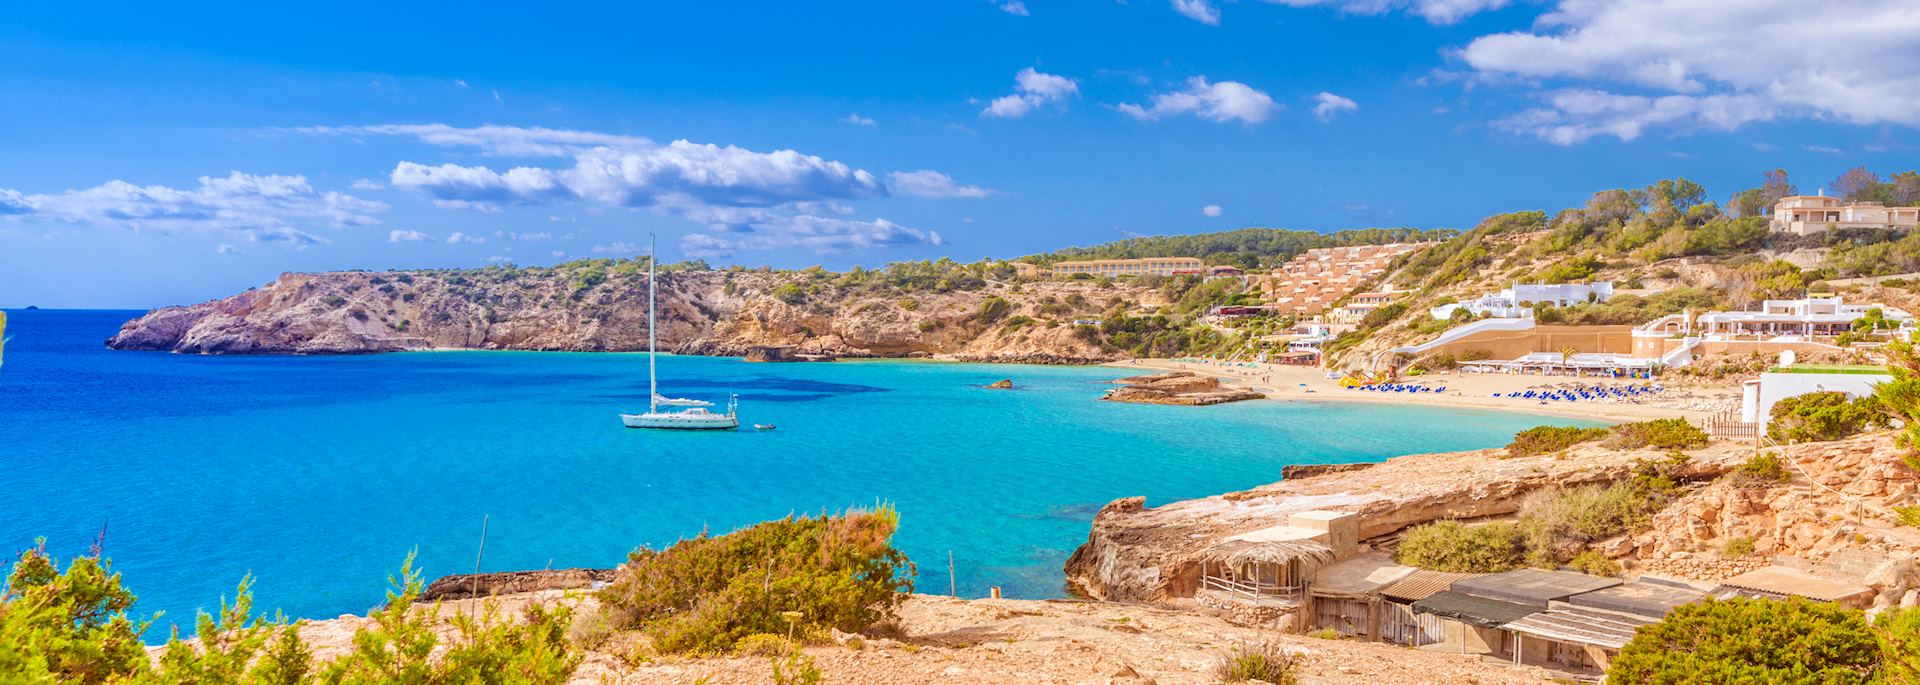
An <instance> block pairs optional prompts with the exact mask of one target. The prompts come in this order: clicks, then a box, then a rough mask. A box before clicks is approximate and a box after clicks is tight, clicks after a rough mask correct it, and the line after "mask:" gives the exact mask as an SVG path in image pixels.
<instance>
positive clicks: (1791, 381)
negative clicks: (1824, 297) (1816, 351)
mask: <svg viewBox="0 0 1920 685" xmlns="http://www.w3.org/2000/svg"><path fill="white" fill-rule="evenodd" d="M1792 359H1793V358H1792V356H1791V355H1785V356H1784V358H1783V359H1782V360H1781V361H1782V362H1783V363H1784V364H1785V365H1783V366H1776V367H1773V368H1772V369H1768V370H1767V372H1766V373H1763V374H1760V377H1759V378H1758V379H1754V380H1749V381H1746V382H1745V383H1744V384H1742V385H1741V388H1740V389H1741V393H1740V420H1741V421H1744V422H1746V423H1751V424H1755V425H1756V426H1758V427H1759V429H1760V431H1761V432H1762V433H1764V432H1766V430H1767V423H1768V422H1769V421H1770V420H1771V419H1772V417H1773V405H1775V404H1778V403H1779V402H1780V400H1784V399H1787V398H1789V397H1797V396H1800V395H1805V394H1808V393H1816V392H1842V393H1846V395H1847V397H1865V396H1867V395H1872V394H1873V388H1874V386H1876V385H1879V384H1881V383H1885V382H1887V381H1891V380H1893V375H1892V374H1890V373H1888V372H1887V370H1886V368H1885V367H1877V366H1822V365H1814V364H1807V365H1800V366H1794V365H1793V362H1792Z"/></svg>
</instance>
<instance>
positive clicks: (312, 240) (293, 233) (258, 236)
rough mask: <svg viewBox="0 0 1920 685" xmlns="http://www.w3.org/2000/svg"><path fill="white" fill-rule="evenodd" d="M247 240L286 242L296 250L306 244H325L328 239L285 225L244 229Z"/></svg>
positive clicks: (305, 247)
mask: <svg viewBox="0 0 1920 685" xmlns="http://www.w3.org/2000/svg"><path fill="white" fill-rule="evenodd" d="M246 236H247V240H250V241H253V242H256V243H286V244H287V245H290V246H292V247H293V249H296V250H304V249H307V246H308V245H325V244H327V243H329V242H332V241H330V240H327V239H326V238H322V237H320V236H317V235H314V234H312V233H308V232H306V231H302V230H300V229H297V228H288V227H285V226H282V227H278V228H255V229H249V230H247V231H246Z"/></svg>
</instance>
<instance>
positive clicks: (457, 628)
mask: <svg viewBox="0 0 1920 685" xmlns="http://www.w3.org/2000/svg"><path fill="white" fill-rule="evenodd" d="M110 566H111V564H110V563H109V562H107V561H106V560H105V559H102V558H99V557H97V556H89V557H81V558H78V559H74V560H73V561H72V562H71V563H69V565H68V566H67V570H66V571H64V572H61V571H59V570H58V565H57V564H56V563H55V562H54V560H53V558H52V557H50V556H48V555H47V554H46V553H45V551H44V550H43V549H42V548H39V547H36V548H34V549H31V550H28V551H27V552H24V553H22V554H21V555H20V559H19V561H17V562H16V563H15V564H14V565H13V569H12V571H11V573H10V574H9V575H8V579H7V587H6V590H5V592H4V593H0V682H8V683H15V682H21V683H53V682H65V683H89V684H91V683H136V684H146V683H152V684H162V683H164V684H170V685H171V684H180V683H250V684H255V683H257V684H262V685H265V684H269V683H272V684H279V683H286V684H289V685H299V684H302V683H328V684H330V685H331V684H351V685H362V684H365V685H372V684H374V683H391V682H413V683H482V682H503V681H500V680H498V678H499V677H500V676H501V674H512V675H513V676H514V677H513V678H512V679H511V681H512V682H523V683H554V684H557V683H563V682H566V680H567V679H568V677H570V676H571V675H572V674H573V671H574V670H575V669H577V668H578V667H579V665H580V662H581V659H582V655H581V654H580V653H579V652H578V651H576V650H575V649H573V647H572V646H571V644H570V643H569V642H568V641H567V639H566V633H567V629H568V625H569V624H570V623H571V619H572V615H571V612H570V611H569V610H568V609H566V608H564V607H562V608H558V609H547V608H544V607H541V606H539V605H533V606H531V607H529V608H528V609H527V610H526V611H525V612H524V613H523V614H522V615H521V616H520V617H519V618H518V619H517V620H507V619H505V618H503V617H501V616H499V615H498V614H497V613H496V608H495V606H494V605H492V604H490V603H489V604H488V605H487V608H486V609H485V610H484V613H483V614H481V615H479V616H475V615H471V614H467V613H465V612H459V613H456V614H454V615H453V616H452V618H451V619H450V621H449V622H450V623H451V627H452V630H451V631H441V630H438V629H437V628H438V627H437V625H436V624H437V623H439V621H440V618H439V612H438V611H419V610H417V607H415V605H414V603H415V600H416V599H417V598H418V597H419V595H420V589H421V586H422V584H421V582H420V575H419V573H417V572H416V571H414V570H413V559H412V557H411V556H409V557H408V559H407V562H406V563H405V564H403V565H402V566H401V568H400V576H399V580H396V581H395V589H394V591H390V592H388V593H387V604H386V606H385V607H384V608H382V609H380V610H378V611H375V612H373V613H372V614H370V615H369V616H368V618H369V619H370V620H369V622H368V624H367V625H365V626H362V627H361V628H359V629H358V630H356V631H355V632H354V635H353V648H352V651H350V652H347V653H346V654H344V655H341V656H339V657H337V658H335V659H333V660H331V661H328V662H324V663H317V662H316V661H315V659H314V655H313V652H312V650H310V649H309V648H308V647H307V646H306V645H305V644H304V643H303V642H302V641H301V640H300V636H299V633H298V628H299V626H298V624H289V623H286V622H285V621H283V620H280V619H275V620H272V621H267V620H263V619H260V618H256V617H253V616H252V610H253V593H252V585H253V583H252V580H251V579H246V580H242V581H240V587H239V589H238V591H237V592H236V593H235V595H234V599H233V601H232V603H228V602H226V601H225V600H222V601H221V603H220V611H219V614H218V615H208V614H207V613H205V612H202V613H201V614H200V615H199V617H198V620H197V622H196V628H197V634H198V636H199V637H198V638H197V639H196V640H194V641H193V642H187V641H184V640H181V639H180V636H179V634H178V633H177V632H176V633H175V634H174V635H173V636H172V637H171V639H169V640H168V642H167V646H166V648H165V649H164V650H163V651H161V652H160V654H159V657H158V659H155V660H152V661H149V659H148V655H147V651H146V649H145V648H144V647H142V645H141V642H140V635H141V633H143V632H145V630H146V629H147V627H148V626H149V625H150V624H151V622H139V623H136V622H134V621H132V620H131V619H129V618H127V611H128V610H129V609H130V608H131V607H132V605H133V601H134V596H133V594H132V593H130V592H128V591H127V590H126V589H125V588H124V587H122V586H121V584H120V576H119V575H118V574H114V573H112V572H111V571H110V570H109V569H110ZM442 632H445V633H446V634H447V638H446V639H444V640H443V639H442V636H441V635H442Z"/></svg>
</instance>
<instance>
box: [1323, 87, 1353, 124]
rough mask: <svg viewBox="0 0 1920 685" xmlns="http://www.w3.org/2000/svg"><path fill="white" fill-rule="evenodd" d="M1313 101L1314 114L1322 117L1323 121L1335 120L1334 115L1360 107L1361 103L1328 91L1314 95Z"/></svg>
mask: <svg viewBox="0 0 1920 685" xmlns="http://www.w3.org/2000/svg"><path fill="white" fill-rule="evenodd" d="M1313 103H1314V104H1313V115H1314V116H1316V117H1320V120H1321V121H1333V117H1334V116H1335V115H1338V114H1339V113H1341V112H1351V111H1353V110H1356V109H1360V104H1359V103H1356V102H1354V101H1353V100H1350V99H1348V98H1344V97H1341V96H1339V95H1334V94H1333V93H1327V92H1322V93H1320V94H1319V95H1315V96H1313Z"/></svg>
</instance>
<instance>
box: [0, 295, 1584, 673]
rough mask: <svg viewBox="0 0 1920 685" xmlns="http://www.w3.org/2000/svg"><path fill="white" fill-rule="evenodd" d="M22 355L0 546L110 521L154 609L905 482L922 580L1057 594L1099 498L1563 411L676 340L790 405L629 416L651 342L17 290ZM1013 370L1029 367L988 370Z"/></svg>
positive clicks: (1157, 491)
mask: <svg viewBox="0 0 1920 685" xmlns="http://www.w3.org/2000/svg"><path fill="white" fill-rule="evenodd" d="M9 314H10V316H11V319H10V321H9V325H8V328H7V331H8V332H9V333H11V334H13V335H15V336H16V337H15V339H14V341H13V342H12V343H11V344H9V345H8V347H7V350H6V357H5V362H6V363H5V368H4V370H0V548H3V549H0V551H4V552H8V553H12V552H15V551H17V550H19V549H23V548H25V547H27V546H29V545H31V544H32V542H33V540H34V538H35V537H36V536H45V537H46V538H47V540H48V546H49V548H50V549H52V550H53V551H55V552H56V553H58V554H60V555H61V556H63V557H64V556H69V555H72V554H76V553H81V552H84V551H85V550H86V548H87V547H88V545H89V544H90V543H91V542H92V541H93V539H94V537H95V536H96V535H97V534H98V533H99V532H100V530H101V527H102V526H103V525H105V526H106V545H105V549H106V551H107V553H108V555H109V556H111V557H112V558H113V560H114V564H115V569H116V570H119V571H121V572H123V573H124V574H125V577H126V580H127V582H128V584H129V585H130V587H131V588H132V589H133V590H134V591H135V592H136V593H137V594H138V595H139V596H140V602H139V604H138V606H137V607H136V609H137V610H138V611H139V612H141V613H147V612H153V611H158V610H165V611H166V612H167V619H166V620H163V621H162V628H161V629H160V630H159V632H156V633H154V635H160V636H164V635H165V630H164V625H165V624H166V623H171V622H175V621H178V622H181V623H184V624H186V626H184V627H190V626H191V619H192V616H193V613H194V610H195V609H196V608H198V607H210V606H213V605H214V603H215V602H216V601H217V600H218V598H219V597H220V596H221V595H222V594H223V593H225V594H231V592H232V588H233V586H234V584H235V583H236V582H237V581H238V580H240V578H241V577H242V576H245V575H246V574H248V573H252V574H253V575H254V576H255V578H256V579H257V585H256V588H255V589H256V606H258V607H264V608H269V609H271V608H281V609H285V610H286V611H287V612H288V613H289V614H291V615H294V616H301V617H332V616H335V615H338V614H341V613H345V612H354V613H358V612H362V611H365V610H366V609H367V608H368V607H369V606H371V605H373V604H375V603H377V602H378V601H379V600H380V599H381V597H382V594H381V591H382V590H383V588H384V587H385V582H386V578H387V576H388V575H389V574H390V573H392V572H393V571H394V570H395V569H396V568H397V567H398V566H399V564H400V561H401V559H402V558H404V557H405V556H406V554H407V552H408V550H412V549H418V550H419V558H420V562H421V564H422V565H423V567H424V568H425V571H426V573H427V575H428V576H429V577H433V576H437V575H441V574H448V573H463V572H468V571H472V570H473V566H474V553H475V547H476V546H477V544H478V542H479V537H480V528H481V520H482V517H490V519H489V520H490V523H489V524H488V532H487V540H486V553H485V560H484V563H483V568H484V569H485V570H513V569H537V568H544V567H554V568H561V567H569V566H610V565H613V564H615V563H618V562H620V561H621V560H622V559H624V557H625V554H626V552H627V551H628V550H629V549H631V548H633V547H635V546H638V545H641V544H653V545H662V544H667V543H671V542H673V541H674V540H675V539H676V538H677V537H679V536H682V535H691V534H694V533H697V532H699V531H700V530H701V529H703V528H707V529H711V530H713V531H715V532H724V531H727V530H730V529H733V528H735V527H738V526H742V525H745V524H749V523H752V522H755V521H760V520H764V519H769V518H776V517H780V516H784V515H786V514H787V513H789V512H802V513H807V512H817V511H820V510H822V509H838V508H842V507H845V506H848V505H860V504H872V503H874V502H876V501H883V500H884V501H889V502H893V503H895V504H896V505H897V506H898V507H899V508H900V511H901V513H902V527H901V531H900V534H899V538H898V543H899V544H900V545H901V547H902V548H903V549H905V550H906V551H907V553H908V554H909V555H910V556H911V557H913V558H914V559H915V560H916V561H917V562H918V563H919V564H920V567H921V577H920V587H921V588H922V589H924V590H927V591H944V590H946V586H947V577H946V571H947V569H946V565H947V554H948V552H949V551H951V552H952V554H953V558H954V560H955V564H956V569H957V570H956V573H957V576H958V578H959V586H960V591H961V592H962V593H964V594H971V595H984V594H985V593H986V590H987V587H988V586H991V585H1000V586H1003V587H1004V588H1005V589H1006V591H1007V593H1008V594H1009V595H1011V596H1015V597H1049V596H1059V595H1061V594H1062V593H1063V592H1064V589H1063V587H1062V574H1061V570H1060V567H1061V564H1062V563H1063V562H1064V561H1065V560H1066V557H1067V555H1068V554H1069V553H1070V552H1071V551H1072V550H1073V548H1074V547H1075V546H1076V545H1078V544H1079V543H1080V542H1081V541H1083V540H1084V539H1085V538H1086V534H1087V523H1088V521H1090V520H1091V519H1092V517H1093V513H1094V512H1095V511H1096V510H1097V509H1099V507H1100V506H1101V505H1102V504H1104V503H1106V502H1107V501H1110V500H1112V499H1114V498H1117V497H1125V496H1129V495H1145V496H1146V497H1147V498H1148V502H1149V504H1159V503H1164V502H1167V501H1170V500H1174V499H1180V498H1188V497H1197V496H1203V495H1209V494H1215V493H1219V492H1223V491H1227V490H1233V489H1239V488H1246V487H1249V486H1253V485H1257V484H1261V483H1267V482H1271V481H1274V480H1277V479H1278V478H1279V476H1280V467H1281V466H1283V465H1286V464H1299V463H1327V462H1346V461H1356V460H1374V459H1380V458H1384V457H1387V456H1392V455H1396V454H1404V453H1408V452H1417V451H1436V450H1455V449H1468V448H1479V447H1487V446H1492V445H1497V444H1502V443H1504V442H1505V441H1506V440H1507V439H1508V438H1509V437H1511V436H1512V434H1513V433H1514V432H1515V431H1517V430H1519V429H1522V428H1526V427H1529V426H1532V425H1536V424H1539V423H1542V422H1559V423H1567V422H1566V421H1565V420H1554V419H1540V418H1534V417H1525V416H1518V415H1503V414H1497V413H1489V412H1474V411H1451V410H1440V409H1423V408H1385V407H1376V406H1368V405H1359V404H1338V403H1326V404H1318V403H1284V402H1254V403H1242V404H1235V405H1227V406H1221V407H1210V408H1204V409H1195V408H1185V407H1152V406H1135V405H1119V404H1106V403H1100V402H1096V401H1094V399H1095V398H1097V397H1098V396H1099V395H1100V392H1101V390H1102V388H1103V387H1104V382H1105V381H1107V380H1109V379H1112V378H1114V377H1116V376H1119V375H1122V374H1121V372H1118V371H1115V370H1112V369H1099V368H1059V367H1033V366H982V365H963V364H942V363H926V362H839V363H832V364H784V365H767V364H745V363H742V362H739V361H737V360H732V359H715V358H702V357H663V358H662V359H661V362H660V367H661V373H662V374H663V377H664V378H666V379H669V382H667V383H666V384H665V385H664V388H665V389H666V390H667V391H668V392H669V393H670V394H675V395H683V396H694V397H704V398H708V399H714V400H722V401H723V400H724V398H725V395H726V393H727V392H728V391H729V390H732V391H736V392H738V393H739V394H740V400H741V407H742V408H741V417H742V421H743V422H747V423H774V424H778V425H779V430H777V431H773V432H755V431H751V430H749V431H740V432H732V433H679V432H658V431H641V430H629V429H625V428H622V427H621V426H620V423H619V420H618V418H617V417H616V416H615V413H616V412H618V411H621V410H632V409H634V408H636V407H643V406H644V403H645V401H646V392H647V388H646V380H647V379H646V357H645V356H644V355H632V354H569V353H533V352H445V353H439V352H436V353H413V354H392V355H379V356H364V357H198V356H182V355H171V354H164V353H145V352H113V351H109V350H106V349H105V348H104V347H102V346H101V341H103V340H105V339H106V338H107V337H108V336H109V335H111V334H112V333H113V332H114V331H115V330H117V329H118V327H119V325H120V323H121V322H123V321H125V320H126V319H128V318H130V317H132V316H135V315H137V314H138V312H100V311H80V312H76V311H27V312H22V311H16V312H9ZM1000 378H1012V379H1013V380H1014V382H1015V383H1017V384H1019V385H1020V389H1018V390H1015V391H1011V392H1008V391H989V390H984V389H981V388H980V387H979V386H980V385H982V384H985V383H990V382H992V381H994V380H998V379H1000Z"/></svg>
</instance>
